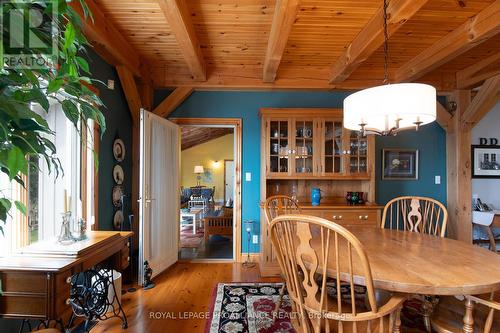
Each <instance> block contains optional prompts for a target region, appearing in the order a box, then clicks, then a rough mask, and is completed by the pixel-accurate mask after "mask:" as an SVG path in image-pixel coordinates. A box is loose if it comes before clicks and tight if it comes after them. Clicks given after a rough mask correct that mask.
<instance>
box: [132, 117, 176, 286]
mask: <svg viewBox="0 0 500 333" xmlns="http://www.w3.org/2000/svg"><path fill="white" fill-rule="evenodd" d="M179 133H180V132H179V126H177V125H175V124H174V123H172V122H170V121H168V120H166V119H164V118H161V117H159V116H156V115H154V114H153V113H151V112H147V111H145V110H141V143H140V154H141V155H140V184H139V223H140V225H139V284H140V285H142V284H143V282H144V265H143V264H144V261H145V260H147V261H148V262H149V265H150V267H151V268H152V269H153V277H154V276H156V275H158V274H159V273H161V272H163V271H164V270H165V269H167V268H168V267H169V266H171V265H172V264H174V263H175V262H176V261H177V258H178V235H179V209H180V208H179V205H180V203H179V195H178V194H179V162H180V145H179V142H180V140H179V135H180V134H179Z"/></svg>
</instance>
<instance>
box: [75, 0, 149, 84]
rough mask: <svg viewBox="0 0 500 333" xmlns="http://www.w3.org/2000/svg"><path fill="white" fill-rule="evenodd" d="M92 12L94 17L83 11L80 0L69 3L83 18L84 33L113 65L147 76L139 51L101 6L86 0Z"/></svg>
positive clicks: (140, 75)
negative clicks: (86, 14)
mask: <svg viewBox="0 0 500 333" xmlns="http://www.w3.org/2000/svg"><path fill="white" fill-rule="evenodd" d="M85 3H86V4H87V6H88V7H89V10H90V11H91V12H92V17H93V18H90V17H87V19H85V15H84V13H83V10H82V7H81V5H80V4H79V2H78V1H72V2H70V3H69V5H70V6H71V7H72V8H73V9H74V10H75V11H76V12H77V14H78V15H79V16H80V17H81V19H82V28H83V33H84V35H85V36H86V37H87V40H88V41H89V42H90V44H91V45H92V47H93V49H94V50H95V51H96V52H97V53H98V54H99V55H100V56H101V57H102V58H104V59H105V60H106V61H107V62H108V63H109V64H111V65H113V66H125V67H127V69H128V70H129V71H130V72H132V73H133V74H134V75H135V76H138V77H142V78H146V77H147V76H148V72H149V71H148V69H147V65H146V64H145V63H143V62H142V60H141V59H140V57H139V55H138V53H137V52H136V51H135V50H134V48H133V47H132V46H131V45H130V44H129V42H128V41H127V40H126V39H125V38H124V37H123V35H122V34H121V33H120V32H119V31H118V29H117V28H116V27H115V26H114V25H113V24H112V22H111V20H109V18H106V17H105V15H104V14H103V13H102V11H101V9H100V8H99V6H98V5H97V4H96V3H95V2H94V1H93V0H85Z"/></svg>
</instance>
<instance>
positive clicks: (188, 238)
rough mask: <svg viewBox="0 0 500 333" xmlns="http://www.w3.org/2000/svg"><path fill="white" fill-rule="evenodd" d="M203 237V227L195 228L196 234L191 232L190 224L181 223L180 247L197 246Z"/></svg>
mask: <svg viewBox="0 0 500 333" xmlns="http://www.w3.org/2000/svg"><path fill="white" fill-rule="evenodd" d="M204 237H205V233H204V232H203V227H201V228H199V227H197V228H196V234H193V226H192V225H181V237H180V242H181V247H184V248H197V247H198V246H200V244H201V241H202V240H203V238H204Z"/></svg>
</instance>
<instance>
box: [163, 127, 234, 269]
mask: <svg viewBox="0 0 500 333" xmlns="http://www.w3.org/2000/svg"><path fill="white" fill-rule="evenodd" d="M169 120H170V121H172V122H173V123H176V124H177V125H181V126H182V125H192V126H194V125H205V126H206V125H226V126H234V136H235V138H236V145H235V154H234V156H233V158H234V164H235V173H234V179H235V183H236V187H235V189H234V191H235V193H236V196H235V198H234V207H235V210H234V212H235V220H236V221H235V223H234V226H235V229H236V230H235V234H236V237H235V239H234V242H235V248H236V253H235V261H236V262H241V261H242V253H241V251H242V248H241V232H242V227H241V226H242V216H241V207H242V205H241V200H242V193H241V180H242V176H241V174H242V166H243V165H242V150H241V148H242V144H243V127H242V120H241V119H240V118H170V119H169Z"/></svg>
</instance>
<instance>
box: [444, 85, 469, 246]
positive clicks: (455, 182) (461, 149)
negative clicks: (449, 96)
mask: <svg viewBox="0 0 500 333" xmlns="http://www.w3.org/2000/svg"><path fill="white" fill-rule="evenodd" d="M470 98H471V95H470V91H469V90H458V91H455V92H454V94H453V99H454V100H455V102H456V103H457V109H456V111H455V115H454V116H453V118H451V120H450V121H449V122H448V130H447V133H446V155H447V161H446V163H447V172H448V175H447V179H448V184H447V187H448V212H449V218H450V221H449V222H448V235H449V237H450V238H454V239H458V240H461V241H464V242H467V243H471V242H472V222H471V221H472V186H471V147H470V146H471V126H470V124H469V123H467V122H464V121H463V115H464V113H465V110H467V108H468V106H469V104H470Z"/></svg>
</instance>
